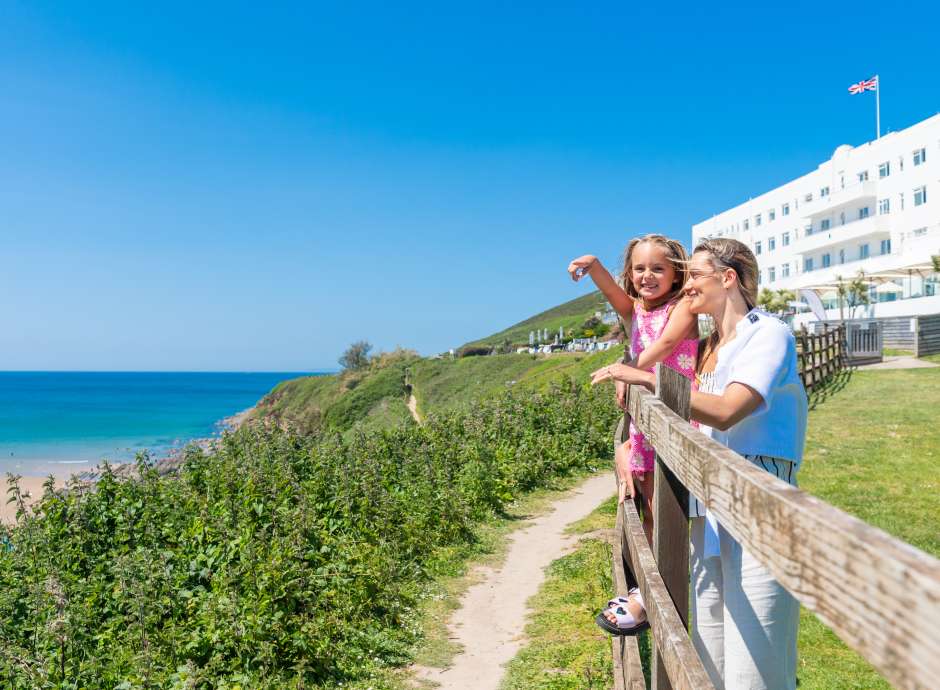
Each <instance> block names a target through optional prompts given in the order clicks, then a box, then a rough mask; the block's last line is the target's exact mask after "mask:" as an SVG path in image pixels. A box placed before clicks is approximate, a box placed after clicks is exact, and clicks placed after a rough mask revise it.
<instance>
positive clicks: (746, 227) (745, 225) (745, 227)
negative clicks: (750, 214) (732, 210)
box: [744, 218, 751, 230]
mask: <svg viewBox="0 0 940 690" xmlns="http://www.w3.org/2000/svg"><path fill="white" fill-rule="evenodd" d="M749 227H751V221H749V220H748V219H747V218H745V219H744V229H745V230H747V229H748V228H749Z"/></svg>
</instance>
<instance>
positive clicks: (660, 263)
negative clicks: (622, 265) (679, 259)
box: [630, 242, 676, 302]
mask: <svg viewBox="0 0 940 690" xmlns="http://www.w3.org/2000/svg"><path fill="white" fill-rule="evenodd" d="M675 281H676V269H675V267H674V266H673V265H672V262H671V261H670V260H669V256H668V255H667V254H666V250H665V249H664V248H663V247H661V246H660V245H658V244H653V243H652V242H640V243H639V244H638V245H636V246H635V247H634V248H633V252H632V253H631V254H630V282H631V283H633V289H634V290H636V292H637V294H638V295H639V296H640V297H642V298H643V299H644V300H645V301H648V302H655V301H656V300H659V299H662V298H663V297H665V296H666V295H668V294H669V293H670V292H671V291H672V290H673V289H674V288H675Z"/></svg>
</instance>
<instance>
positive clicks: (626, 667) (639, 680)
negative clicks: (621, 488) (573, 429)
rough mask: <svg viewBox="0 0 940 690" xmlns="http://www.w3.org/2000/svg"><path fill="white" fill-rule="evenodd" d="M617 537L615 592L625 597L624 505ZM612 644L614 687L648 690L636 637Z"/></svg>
mask: <svg viewBox="0 0 940 690" xmlns="http://www.w3.org/2000/svg"><path fill="white" fill-rule="evenodd" d="M616 535H617V538H616V542H615V543H616V547H615V548H614V553H613V559H612V561H613V563H612V570H613V581H614V591H615V592H616V595H617V596H622V597H625V596H627V593H628V592H629V590H630V588H629V586H628V585H627V578H626V572H625V570H624V561H623V554H624V552H625V551H627V549H625V548H624V546H623V506H622V505H621V506H619V507H618V508H617V526H616ZM610 644H611V651H612V653H613V657H614V687H615V688H622V689H623V690H646V679H645V678H644V677H643V661H642V659H641V658H640V647H639V644H638V643H637V638H636V636H632V635H629V636H628V635H622V636H618V635H612V636H611V642H610Z"/></svg>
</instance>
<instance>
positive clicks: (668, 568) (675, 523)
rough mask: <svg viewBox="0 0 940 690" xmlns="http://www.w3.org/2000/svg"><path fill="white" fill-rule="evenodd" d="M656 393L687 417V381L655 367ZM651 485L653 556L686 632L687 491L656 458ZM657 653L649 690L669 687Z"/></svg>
mask: <svg viewBox="0 0 940 690" xmlns="http://www.w3.org/2000/svg"><path fill="white" fill-rule="evenodd" d="M656 391H657V396H658V397H659V399H660V400H662V401H663V403H664V404H665V405H666V406H667V407H668V408H669V409H671V410H673V411H674V412H676V414H678V415H679V416H680V417H682V418H684V419H688V418H689V414H690V412H691V401H690V395H691V391H692V382H691V381H689V379H687V378H686V377H685V376H683V375H682V374H680V373H679V372H677V371H675V370H674V369H670V368H669V367H666V366H663V365H662V364H657V365H656ZM653 482H654V487H655V488H654V491H653V518H654V522H653V553H654V554H655V555H656V564H657V566H658V567H659V573H660V575H661V576H662V578H663V582H664V583H665V585H666V589H667V590H668V591H669V595H670V596H671V597H672V602H673V605H674V606H675V608H676V612H677V613H678V614H679V619H680V620H681V621H682V625H683V629H685V630H688V625H689V517H688V506H689V492H688V491H687V490H686V488H685V487H684V486H683V485H682V483H681V482H680V481H679V480H678V479H676V476H675V475H674V474H673V473H672V470H670V469H669V467H668V466H667V465H666V464H665V463H663V461H662V459H661V458H660V457H659V456H658V455H657V456H656V471H655V474H654V477H653ZM658 651H659V650H658V645H657V654H656V656H655V660H654V664H653V690H670V688H671V687H672V685H671V684H670V682H669V676H668V674H667V672H666V664H665V662H664V661H663V659H662V655H661V654H659V653H658Z"/></svg>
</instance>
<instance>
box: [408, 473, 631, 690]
mask: <svg viewBox="0 0 940 690" xmlns="http://www.w3.org/2000/svg"><path fill="white" fill-rule="evenodd" d="M614 492H615V490H614V477H613V473H612V472H604V473H602V474H598V475H595V476H593V477H591V478H590V479H588V480H587V481H585V482H584V483H583V484H581V485H580V486H578V487H576V488H574V489H572V490H571V491H570V492H569V494H568V495H567V496H566V497H565V498H562V499H561V500H559V501H557V502H556V503H555V504H554V505H553V506H552V508H551V509H550V511H549V512H547V513H545V514H543V515H540V516H538V517H536V518H534V519H532V520H530V521H529V522H528V524H527V525H526V526H525V527H522V528H520V529H518V530H516V531H515V532H513V533H512V535H511V536H510V537H509V547H508V552H507V555H506V559H505V561H504V562H503V564H502V565H501V566H499V567H498V568H495V569H494V568H490V567H480V568H478V569H477V571H476V573H475V574H476V575H478V576H480V577H482V578H483V579H482V581H481V582H479V584H475V585H473V586H472V587H470V588H469V589H468V590H467V591H466V592H465V593H464V595H463V596H462V597H461V600H460V608H459V609H458V610H457V611H455V612H454V613H453V614H452V616H451V620H450V621H449V623H448V629H449V632H450V636H451V638H452V640H453V641H455V642H457V643H459V644H460V645H461V646H462V647H463V652H462V653H460V654H459V655H458V656H456V657H455V658H454V660H453V664H452V665H451V666H449V667H448V668H445V669H436V668H418V669H416V675H417V677H418V678H420V679H423V680H429V681H431V682H433V683H436V684H439V685H440V687H441V688H443V689H444V690H496V689H497V688H498V687H499V683H500V680H501V679H502V677H503V673H504V671H505V669H504V668H503V666H504V664H506V663H507V662H508V661H509V660H510V659H512V658H513V657H514V656H515V654H516V652H517V651H519V649H520V648H521V647H522V645H523V643H524V641H525V640H524V637H523V634H522V631H523V628H524V627H525V622H526V612H527V607H526V601H527V600H528V599H529V598H530V597H531V596H533V595H535V594H536V593H537V592H538V589H539V586H540V585H541V584H542V581H543V580H544V579H545V573H544V569H545V567H546V566H548V565H549V564H550V563H551V562H552V561H554V560H555V559H557V558H560V557H561V556H564V555H565V554H566V553H568V552H570V551H571V550H573V548H574V546H575V545H576V544H577V541H578V536H577V535H567V534H565V528H566V527H567V526H568V525H570V524H571V523H572V522H576V521H577V520H580V519H581V518H583V517H585V516H587V515H588V514H590V513H591V512H592V511H593V510H594V509H595V508H597V506H598V505H600V504H601V503H602V502H603V501H604V500H605V499H607V498H609V497H610V496H612V495H613V494H614Z"/></svg>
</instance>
